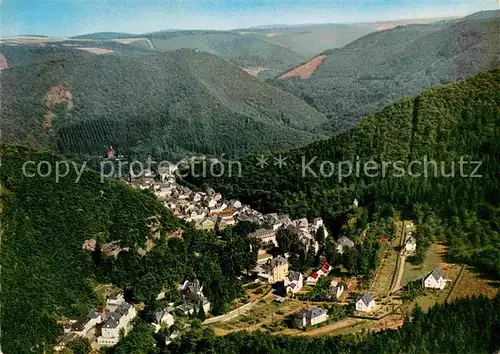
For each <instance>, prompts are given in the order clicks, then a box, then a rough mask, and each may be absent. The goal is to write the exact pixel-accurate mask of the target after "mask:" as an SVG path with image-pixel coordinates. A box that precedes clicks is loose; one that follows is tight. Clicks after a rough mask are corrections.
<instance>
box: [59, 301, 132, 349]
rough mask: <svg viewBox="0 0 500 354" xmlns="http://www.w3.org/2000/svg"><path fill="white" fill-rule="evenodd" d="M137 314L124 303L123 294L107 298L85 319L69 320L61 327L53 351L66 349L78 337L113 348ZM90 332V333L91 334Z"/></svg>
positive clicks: (128, 328)
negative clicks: (61, 332) (60, 334)
mask: <svg viewBox="0 0 500 354" xmlns="http://www.w3.org/2000/svg"><path fill="white" fill-rule="evenodd" d="M136 315H137V312H136V309H135V307H134V306H133V305H131V304H129V303H128V302H126V301H125V299H124V297H123V294H119V295H118V296H115V297H109V298H108V299H107V300H106V306H105V307H104V308H100V309H98V310H97V311H93V312H91V313H90V314H89V315H88V316H87V317H86V318H78V319H71V320H69V321H68V322H67V323H65V324H64V325H63V328H64V334H63V336H62V337H61V338H60V339H59V341H58V343H57V344H56V345H55V346H54V350H55V351H61V350H63V349H64V348H66V347H67V346H68V345H69V343H71V341H73V340H74V339H75V338H78V337H87V338H94V335H95V334H97V333H99V330H100V333H101V335H100V336H98V337H97V344H99V345H102V346H113V345H115V344H117V343H118V342H119V340H120V335H121V334H122V333H123V334H124V335H126V334H127V332H128V331H129V330H130V327H131V325H130V323H131V322H132V320H133V319H134V318H135V317H136ZM91 332H92V333H91Z"/></svg>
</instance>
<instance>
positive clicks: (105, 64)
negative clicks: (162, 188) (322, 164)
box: [1, 44, 326, 159]
mask: <svg viewBox="0 0 500 354" xmlns="http://www.w3.org/2000/svg"><path fill="white" fill-rule="evenodd" d="M117 45H118V44H117ZM149 53H150V54H149V55H147V56H146V55H101V56H95V55H92V56H87V55H82V56H79V55H76V54H73V53H72V52H71V53H69V54H68V55H69V56H66V54H64V53H63V54H61V53H57V55H56V57H57V58H59V59H58V60H49V61H43V62H41V63H36V64H32V65H23V66H20V67H17V68H16V67H14V68H12V69H8V70H5V71H4V72H2V112H1V117H2V120H1V128H2V137H3V140H4V141H6V142H12V143H22V144H30V145H32V146H45V147H50V148H53V149H57V150H58V151H59V152H61V153H63V154H64V155H66V156H71V157H73V158H78V157H80V158H81V159H83V158H88V157H92V156H102V155H103V154H104V153H105V152H106V149H105V148H104V146H109V145H112V146H113V147H114V148H115V150H116V151H117V153H119V154H124V155H128V156H130V155H133V156H143V157H144V156H150V155H153V156H155V157H165V155H168V153H169V152H172V151H175V152H181V153H184V155H185V154H186V153H188V152H196V153H205V154H212V155H215V154H222V153H226V154H229V155H234V154H236V155H239V154H244V153H248V152H256V151H262V150H273V149H282V148H291V147H297V146H301V145H305V144H307V143H309V142H312V141H313V140H315V139H316V138H318V137H319V136H321V135H320V134H319V133H320V132H319V127H320V126H321V125H322V124H324V122H325V120H326V118H325V116H324V115H322V114H321V113H319V112H317V111H316V110H315V109H314V108H312V107H310V106H308V105H307V104H306V103H304V102H303V101H301V100H300V99H298V98H296V97H294V96H292V95H291V94H289V93H286V92H284V91H281V90H279V89H277V88H274V87H272V86H269V85H266V84H265V83H263V82H261V81H259V80H257V79H256V78H254V77H252V76H250V75H249V74H247V73H245V72H243V71H242V70H240V69H239V68H238V67H237V66H236V65H234V64H232V63H230V62H228V61H225V60H224V59H221V58H218V57H216V56H214V55H211V54H208V53H205V52H196V51H194V50H188V49H185V50H179V51H170V52H167V53H152V52H149ZM75 56H76V57H75ZM54 86H57V87H63V88H64V90H65V91H64V92H65V94H66V95H68V96H69V95H71V97H72V99H71V101H72V105H71V106H68V105H67V104H64V103H61V102H59V103H58V98H60V96H55V97H54V98H53V101H54V102H47V100H46V99H44V97H45V95H46V93H47V92H50V89H51V88H53V87H54ZM46 115H49V117H51V118H50V119H49V121H48V122H47V120H46V119H44V117H45V116H46Z"/></svg>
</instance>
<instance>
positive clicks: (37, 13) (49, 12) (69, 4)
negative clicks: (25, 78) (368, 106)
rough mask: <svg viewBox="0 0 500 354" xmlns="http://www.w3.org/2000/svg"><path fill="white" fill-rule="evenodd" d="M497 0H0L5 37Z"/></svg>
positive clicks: (495, 2) (335, 15)
mask: <svg viewBox="0 0 500 354" xmlns="http://www.w3.org/2000/svg"><path fill="white" fill-rule="evenodd" d="M499 1H500V0H310V1H307V0H233V1H229V0H0V14H1V18H0V20H1V30H2V35H3V36H4V37H7V36H13V35H26V34H37V35H47V36H52V37H69V36H74V35H79V34H85V33H92V32H128V33H147V32H152V31H159V30H164V29H220V30H224V29H234V28H245V27H252V26H261V25H269V24H311V23H359V22H377V21H387V20H397V19H415V18H433V17H445V16H465V15H468V14H471V13H474V12H477V11H481V10H494V9H499V8H500V7H499Z"/></svg>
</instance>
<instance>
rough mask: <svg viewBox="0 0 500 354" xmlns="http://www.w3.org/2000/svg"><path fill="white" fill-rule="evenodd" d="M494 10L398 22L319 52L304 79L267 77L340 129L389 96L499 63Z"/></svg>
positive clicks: (499, 19)
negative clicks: (404, 23)
mask: <svg viewBox="0 0 500 354" xmlns="http://www.w3.org/2000/svg"><path fill="white" fill-rule="evenodd" d="M499 37H500V10H498V11H489V12H483V13H478V14H474V15H471V16H469V17H466V18H464V19H461V20H455V21H441V22H437V23H434V24H426V25H417V24H415V25H407V26H399V27H396V28H394V29H392V30H387V31H379V32H375V33H372V34H368V35H366V36H364V37H361V38H360V39H358V40H356V41H354V42H352V43H350V44H348V45H346V46H345V47H343V48H341V49H333V50H330V51H326V52H325V53H323V54H324V55H325V58H324V59H323V62H322V63H321V64H320V65H319V67H318V68H317V69H316V70H315V71H314V72H313V73H312V76H311V77H310V78H309V79H302V78H300V77H293V78H287V79H275V80H272V83H273V84H274V85H276V86H278V87H281V88H284V89H285V90H288V91H289V92H291V93H293V94H295V95H296V96H297V97H302V98H303V99H305V100H306V101H307V102H308V103H310V104H311V105H313V106H314V107H316V108H318V109H319V110H320V111H321V112H323V113H325V114H326V115H328V116H329V118H330V123H331V127H330V128H331V129H332V130H333V131H341V130H345V129H346V128H349V127H351V126H353V125H354V124H356V123H357V122H359V120H360V119H361V117H362V116H363V115H366V114H369V113H372V112H374V111H375V110H377V109H381V108H382V107H383V106H385V105H387V104H389V103H390V102H392V101H394V100H395V99H398V98H401V97H405V96H410V95H414V94H418V93H419V92H421V91H422V90H424V89H426V88H430V87H433V86H438V85H442V84H448V83H453V82H456V81H458V80H462V79H465V78H467V77H470V76H472V75H475V74H477V73H478V72H480V71H481V70H485V69H491V68H494V67H495V66H496V65H499V64H500V59H499V58H500V46H499V45H498V43H499V39H498V38H499Z"/></svg>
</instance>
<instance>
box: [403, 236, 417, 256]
mask: <svg viewBox="0 0 500 354" xmlns="http://www.w3.org/2000/svg"><path fill="white" fill-rule="evenodd" d="M405 249H406V252H415V251H416V250H417V240H416V239H415V237H413V236H412V234H411V232H409V233H408V236H407V237H406V241H405Z"/></svg>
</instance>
